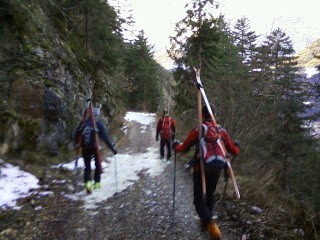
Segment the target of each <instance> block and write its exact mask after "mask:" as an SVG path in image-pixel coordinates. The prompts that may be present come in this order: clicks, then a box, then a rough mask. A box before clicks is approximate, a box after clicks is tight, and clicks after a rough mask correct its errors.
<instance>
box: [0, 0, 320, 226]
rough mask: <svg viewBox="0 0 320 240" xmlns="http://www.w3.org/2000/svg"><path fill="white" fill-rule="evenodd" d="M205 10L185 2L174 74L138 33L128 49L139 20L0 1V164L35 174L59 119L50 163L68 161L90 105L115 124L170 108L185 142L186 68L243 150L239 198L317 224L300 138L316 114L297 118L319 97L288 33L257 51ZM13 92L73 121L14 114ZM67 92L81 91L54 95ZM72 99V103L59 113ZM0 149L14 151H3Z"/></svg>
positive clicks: (243, 27)
mask: <svg viewBox="0 0 320 240" xmlns="http://www.w3.org/2000/svg"><path fill="white" fill-rule="evenodd" d="M211 7H214V6H213V2H212V1H210V0H197V1H190V4H189V5H188V6H187V8H186V17H185V18H184V19H182V20H181V21H180V22H179V23H177V25H176V36H172V37H171V43H172V46H171V49H169V55H170V57H171V58H172V59H173V60H174V62H175V68H174V69H173V70H172V72H169V71H167V70H165V69H164V68H163V67H162V66H160V65H159V64H158V63H157V62H156V61H155V60H154V59H153V51H152V45H151V44H150V43H148V39H147V38H146V37H145V36H144V32H143V30H141V31H140V32H139V34H138V35H137V36H136V39H134V40H130V39H125V37H124V35H125V34H124V33H125V31H126V29H125V26H126V25H127V24H134V19H132V18H128V19H122V18H120V17H119V16H120V14H119V11H121V9H115V8H113V7H111V6H110V5H109V4H108V2H107V1H98V0H63V1H57V0H52V1H41V0H31V1H28V3H26V2H25V1H19V0H4V1H1V5H0V21H1V26H0V33H1V36H2V37H1V39H0V63H1V66H0V81H1V82H0V84H1V88H0V92H1V95H2V99H1V102H0V112H1V115H0V120H1V122H2V123H3V124H2V126H1V127H0V133H1V134H0V135H1V137H0V143H1V144H2V147H1V155H3V156H8V158H9V157H15V158H17V157H19V158H22V159H23V161H26V162H27V163H37V164H40V163H38V162H37V159H39V158H37V157H35V158H36V159H35V160H33V161H32V162H28V161H31V160H30V159H31V158H30V155H25V151H26V150H28V149H29V150H30V151H34V146H36V147H37V149H39V153H40V150H42V148H44V150H43V152H44V154H47V152H48V151H47V149H46V148H48V147H47V146H46V147H43V141H41V138H39V137H38V136H39V135H49V132H53V131H57V128H54V127H52V126H56V123H57V121H58V120H57V119H59V121H60V119H64V120H65V125H66V131H67V132H69V133H70V134H68V135H67V136H65V139H63V140H61V141H59V142H58V143H57V151H56V152H59V154H60V152H63V153H65V154H67V153H68V152H70V151H71V150H72V147H71V146H70V145H71V144H70V142H71V141H72V130H73V129H74V127H75V125H76V123H77V120H79V118H80V117H81V116H80V114H78V112H79V109H80V110H81V108H82V107H83V105H82V103H81V102H80V100H83V97H85V96H88V94H89V93H92V94H93V98H94V99H93V100H94V101H95V102H99V103H101V104H102V109H103V112H104V114H105V115H106V116H108V117H110V119H111V121H112V120H115V119H116V118H117V117H119V116H121V114H122V113H123V112H124V111H126V110H135V111H149V112H157V111H158V110H159V109H160V110H161V109H162V108H163V107H166V106H167V105H168V104H169V103H172V104H173V105H174V108H173V111H171V114H172V115H173V116H175V117H177V119H179V121H180V122H178V129H179V130H180V132H181V136H182V135H183V133H187V131H188V130H189V128H191V127H192V125H191V124H194V119H195V115H194V111H195V108H196V93H195V91H196V89H195V86H194V79H195V75H194V71H193V67H198V66H201V78H202V80H203V83H204V88H205V91H206V92H207V95H208V97H209V100H210V101H211V102H212V103H213V104H214V105H215V107H216V110H217V119H218V123H220V124H221V125H222V126H223V127H225V128H226V129H227V130H228V132H229V134H230V135H231V136H232V138H233V139H240V140H241V148H242V152H241V155H240V156H239V158H237V159H235V161H234V165H235V167H236V168H237V169H239V171H240V172H238V173H237V174H239V175H238V180H239V182H240V184H241V185H243V186H246V188H245V189H241V192H242V194H244V195H245V196H246V198H248V199H258V200H259V201H261V202H262V203H263V204H265V205H267V206H268V205H273V204H279V202H280V203H281V204H280V205H279V208H281V206H283V207H284V206H286V207H288V206H292V209H295V211H294V213H293V214H296V215H295V216H293V219H296V218H298V215H299V214H301V213H302V212H303V214H305V215H306V216H307V217H309V216H312V215H314V214H317V209H318V208H319V206H320V205H319V204H320V202H319V198H320V186H319V184H320V179H319V178H320V177H319V171H320V163H319V159H320V153H319V138H315V137H313V136H312V135H311V134H310V128H306V127H304V126H306V123H308V122H312V121H314V120H317V119H319V113H317V114H318V115H317V114H315V115H311V116H310V115H308V116H304V115H302V114H301V113H303V112H304V111H306V110H307V106H306V105H305V104H304V102H305V101H307V100H308V98H310V97H315V98H316V97H319V85H311V84H310V82H308V81H306V80H305V77H304V76H302V75H301V74H299V72H300V70H301V69H300V67H299V65H298V58H297V57H296V56H295V51H294V49H293V46H292V43H291V40H290V37H289V36H287V35H286V33H285V32H284V31H283V30H281V29H275V30H273V31H272V32H271V33H270V35H269V36H267V37H266V38H265V39H264V40H263V41H262V43H261V41H258V40H260V38H259V36H257V35H256V34H255V32H254V30H253V29H251V28H250V24H249V22H248V20H247V19H246V18H243V19H239V20H238V22H237V23H236V25H235V26H229V25H228V24H227V22H226V21H225V19H224V16H219V17H214V16H211V15H210V11H209V10H210V8H211ZM2 23H3V24H2ZM258 42H260V43H258ZM318 54H319V53H316V54H314V58H315V59H317V58H319V57H318ZM62 69H64V71H62ZM61 72H63V74H61ZM66 76H67V77H66ZM172 78H173V79H174V81H173V79H172ZM17 79H18V80H19V81H17ZM57 79H58V80H59V81H57ZM68 81H69V82H68ZM20 83H23V84H25V85H26V86H29V87H32V90H33V91H34V92H37V91H41V92H43V93H42V95H41V96H43V95H45V94H46V93H47V92H48V89H49V90H52V89H54V90H55V97H56V98H54V99H59V107H61V109H62V110H61V109H60V108H58V110H57V111H56V112H59V111H60V112H61V111H66V112H67V113H70V115H63V116H60V115H59V116H58V117H57V118H54V119H52V115H50V114H51V113H52V112H49V113H50V114H46V111H43V109H41V111H40V113H38V112H37V114H35V113H34V112H33V113H32V114H30V111H29V109H32V107H33V106H34V104H35V103H34V102H33V101H31V102H28V101H25V102H24V104H26V105H27V106H21V103H19V102H18V101H19V100H21V99H20V98H17V96H20V95H17V91H18V90H17V89H19V86H20V85H19V84H20ZM67 84H70V85H72V86H77V87H76V88H75V89H74V91H67V92H66V93H64V92H60V90H59V89H60V88H61V87H64V86H65V85H67ZM23 86H24V85H23ZM20 91H22V92H23V91H25V90H23V89H22V90H20ZM51 93H52V92H51ZM19 94H21V93H20V92H19ZM310 94H313V96H310ZM68 95H71V96H72V98H71V99H70V100H68V102H67V106H66V107H65V106H64V104H66V101H65V99H64V98H65V97H66V96H68ZM50 96H51V95H50ZM79 96H82V98H80V97H79ZM69 97H70V96H69ZM171 97H173V101H172V102H171V101H169V99H171ZM22 99H23V100H30V99H29V98H22ZM48 99H49V100H48V102H49V103H51V102H50V100H51V99H52V98H50V97H48ZM79 99H80V100H79ZM77 101H78V102H77ZM75 102H76V103H75ZM28 104H29V105H28ZM50 107H52V106H49V107H48V109H50ZM39 108H43V105H41V106H40V107H39ZM65 108H66V109H67V110H64V109H65ZM25 109H27V110H28V111H25ZM22 110H23V111H22ZM57 114H58V113H57ZM43 119H44V120H45V123H46V125H48V126H47V127H45V128H44V127H43ZM70 119H72V121H71V120H70ZM13 123H15V124H17V125H14V124H13ZM188 123H189V124H188ZM12 126H15V129H17V128H18V129H19V131H18V134H17V131H14V130H12V131H11V129H12ZM17 136H18V137H17ZM12 142H14V143H15V144H12ZM5 143H10V144H9V145H10V146H9V150H8V151H5V148H4V146H5ZM48 145H49V146H51V145H52V142H50V141H48ZM66 146H67V147H66ZM61 150H63V151H61ZM43 152H41V153H43ZM50 153H51V152H50ZM59 156H61V155H59ZM41 164H44V163H41ZM257 186H258V187H257ZM277 200H278V201H277ZM307 217H305V218H303V220H306V219H307Z"/></svg>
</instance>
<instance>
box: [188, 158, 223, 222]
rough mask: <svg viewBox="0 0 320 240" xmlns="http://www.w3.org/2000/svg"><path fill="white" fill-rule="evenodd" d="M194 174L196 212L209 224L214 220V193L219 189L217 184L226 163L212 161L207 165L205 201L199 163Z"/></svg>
mask: <svg viewBox="0 0 320 240" xmlns="http://www.w3.org/2000/svg"><path fill="white" fill-rule="evenodd" d="M197 164H198V166H197V167H194V169H195V171H194V172H193V194H194V205H195V208H196V211H197V213H198V215H199V217H200V219H201V221H202V222H203V223H204V224H207V223H209V222H210V221H211V220H212V210H213V206H214V202H215V201H214V192H215V190H216V187H217V183H218V180H219V177H220V173H221V170H222V169H223V168H224V163H223V162H221V161H212V162H211V163H209V164H205V174H206V199H203V193H202V180H201V171H200V167H199V165H200V163H199V161H197V163H195V165H197Z"/></svg>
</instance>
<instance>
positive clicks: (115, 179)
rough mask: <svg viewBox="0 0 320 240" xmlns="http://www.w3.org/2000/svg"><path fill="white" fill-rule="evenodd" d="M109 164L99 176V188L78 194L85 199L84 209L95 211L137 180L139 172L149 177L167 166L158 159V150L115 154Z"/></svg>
mask: <svg viewBox="0 0 320 240" xmlns="http://www.w3.org/2000/svg"><path fill="white" fill-rule="evenodd" d="M109 161H110V164H108V165H107V166H106V167H105V168H104V172H103V173H102V174H101V188H100V189H97V190H94V192H93V194H90V195H86V192H85V191H82V192H81V193H79V194H80V195H82V196H84V198H85V208H86V209H92V210H94V209H96V208H97V205H96V204H97V203H99V202H101V201H103V200H105V199H107V198H109V197H112V196H113V195H114V194H115V193H117V192H121V191H122V190H124V189H125V188H127V187H129V186H130V185H132V184H133V183H134V182H136V181H137V180H138V179H139V176H138V174H139V172H140V171H142V170H145V171H146V173H147V174H149V175H150V176H156V175H158V174H160V173H161V172H162V171H163V170H164V168H165V166H166V165H167V163H166V162H164V160H161V159H160V156H159V149H157V148H148V149H147V152H146V153H140V154H134V155H132V154H131V155H129V154H117V155H115V156H112V157H110V158H109Z"/></svg>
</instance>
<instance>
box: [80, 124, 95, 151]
mask: <svg viewBox="0 0 320 240" xmlns="http://www.w3.org/2000/svg"><path fill="white" fill-rule="evenodd" d="M94 134H95V133H94V128H93V126H92V124H91V122H90V121H86V122H85V124H84V126H83V129H82V147H83V148H93V147H94Z"/></svg>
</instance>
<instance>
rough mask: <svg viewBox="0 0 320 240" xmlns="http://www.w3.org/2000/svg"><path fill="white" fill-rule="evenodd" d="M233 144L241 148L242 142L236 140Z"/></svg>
mask: <svg viewBox="0 0 320 240" xmlns="http://www.w3.org/2000/svg"><path fill="white" fill-rule="evenodd" d="M233 144H234V145H236V146H237V147H238V148H240V140H235V141H234V142H233Z"/></svg>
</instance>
